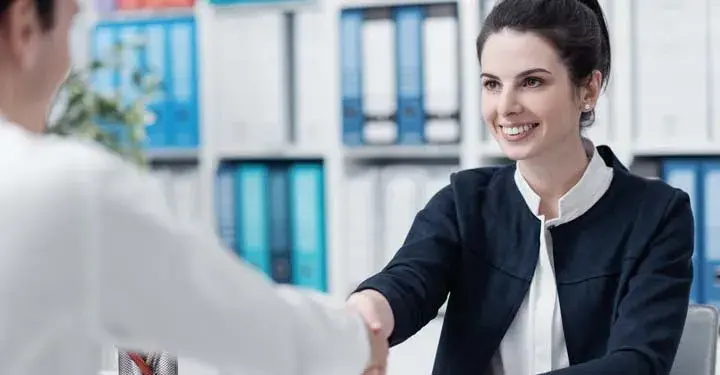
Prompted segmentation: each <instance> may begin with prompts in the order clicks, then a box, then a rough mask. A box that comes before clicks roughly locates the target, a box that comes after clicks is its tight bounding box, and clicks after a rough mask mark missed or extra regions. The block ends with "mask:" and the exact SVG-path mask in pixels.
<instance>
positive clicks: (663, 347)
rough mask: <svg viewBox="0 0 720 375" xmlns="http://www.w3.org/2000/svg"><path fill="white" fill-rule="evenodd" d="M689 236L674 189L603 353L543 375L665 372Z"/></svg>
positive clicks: (686, 280) (680, 322)
mask: <svg viewBox="0 0 720 375" xmlns="http://www.w3.org/2000/svg"><path fill="white" fill-rule="evenodd" d="M693 235H694V229H693V216H692V211H691V208H690V199H689V197H688V195H687V194H686V193H683V192H677V193H676V194H675V197H674V198H673V199H672V200H671V202H670V204H669V206H668V207H667V210H666V212H665V217H664V219H663V221H662V223H661V225H660V227H659V228H658V231H657V233H655V236H654V238H653V240H652V242H651V243H650V244H649V246H648V249H647V251H646V253H645V258H644V259H641V260H639V265H638V268H637V271H636V274H635V275H634V276H633V277H632V278H631V279H630V282H629V285H628V290H627V293H626V294H625V297H623V299H622V301H621V302H620V305H619V309H618V313H617V317H616V318H615V322H614V323H613V325H612V328H611V331H610V338H609V340H608V352H607V354H606V355H605V356H604V357H601V358H598V359H596V360H592V361H588V362H586V363H582V364H578V365H576V366H570V367H567V368H564V369H561V370H557V371H551V372H549V373H547V375H585V374H617V375H625V374H626V375H667V374H669V373H670V370H671V368H672V364H673V361H674V359H675V354H676V352H677V349H678V345H679V343H680V337H681V335H682V332H683V327H684V326H685V319H686V316H687V310H688V304H689V296H690V285H691V283H692V278H693V268H692V253H693V243H694V240H693Z"/></svg>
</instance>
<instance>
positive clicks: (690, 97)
mask: <svg viewBox="0 0 720 375" xmlns="http://www.w3.org/2000/svg"><path fill="white" fill-rule="evenodd" d="M493 3H494V1H493V0H490V1H480V0H456V1H452V0H434V1H429V0H428V1H426V0H372V1H371V0H316V1H303V0H295V1H280V0H275V1H271V0H264V1H263V0H260V1H243V0H198V2H195V1H194V0H83V10H82V12H81V14H80V16H79V17H78V20H77V24H76V26H75V29H74V31H73V57H74V59H75V62H76V64H87V63H88V61H90V59H92V58H93V57H102V56H103V55H104V54H107V53H108V48H109V46H110V45H111V44H112V43H114V42H117V41H127V40H131V39H133V38H142V39H143V40H144V41H145V42H146V43H147V45H146V50H145V51H144V52H143V53H138V54H136V55H133V54H129V55H128V56H127V59H126V60H125V62H126V63H127V64H128V66H134V67H135V66H143V67H148V68H151V69H152V70H153V71H154V72H156V73H157V74H159V76H160V78H161V79H162V81H163V82H164V83H166V88H167V91H166V92H164V93H163V95H158V96H157V97H156V98H155V99H154V100H153V101H152V102H151V103H149V110H150V111H151V113H152V116H149V117H148V127H147V132H148V141H147V146H146V147H147V154H148V156H149V158H150V159H151V161H152V165H153V168H154V173H156V175H157V176H158V183H161V184H163V186H164V187H165V188H166V189H167V192H168V203H169V204H170V205H171V206H172V207H173V208H174V209H175V210H176V212H177V214H178V215H184V216H186V217H191V218H193V219H196V220H197V221H198V223H199V224H200V225H208V226H211V227H212V228H214V229H215V230H217V232H218V234H219V235H220V236H221V237H222V239H223V241H224V242H225V243H226V244H227V245H228V247H229V248H231V249H233V251H235V252H236V253H237V254H238V256H240V257H242V258H244V259H246V260H247V261H248V262H250V263H251V264H253V265H254V266H255V267H257V268H258V269H259V270H260V271H261V272H264V273H266V274H267V275H268V277H270V278H272V279H274V280H276V281H278V282H283V283H292V284H296V285H301V286H305V287H310V288H313V289H317V290H321V291H324V292H327V293H329V294H331V295H333V296H336V297H338V298H343V297H344V296H345V295H346V294H347V293H348V292H349V291H350V290H351V289H352V288H353V287H354V286H355V285H356V284H357V283H358V282H359V281H361V280H362V279H363V278H365V277H366V276H368V275H369V274H371V273H372V272H374V271H377V270H378V269H379V268H380V267H382V265H383V264H384V263H385V262H386V261H387V260H388V259H389V257H391V256H392V254H393V253H394V251H395V250H396V249H397V247H398V246H399V245H400V244H401V242H402V240H403V238H404V235H405V234H406V232H407V230H408V229H409V225H410V223H411V221H412V219H413V216H414V214H415V213H416V212H417V210H418V209H419V208H420V207H421V206H422V205H423V204H424V203H425V202H427V200H428V199H429V197H430V196H431V195H432V194H434V193H435V192H437V191H438V190H439V189H440V188H441V187H442V186H443V185H444V184H447V183H448V181H449V179H448V177H449V174H450V173H451V172H452V171H455V170H458V169H465V168H473V167H477V166H482V165H489V164H496V163H503V162H506V160H504V159H503V157H502V154H501V152H500V150H499V149H498V147H497V145H496V144H495V142H494V140H493V139H492V137H491V136H490V135H489V134H488V133H487V131H486V129H485V128H484V127H483V125H482V121H481V115H480V80H479V74H478V73H479V67H478V65H477V60H476V55H475V46H474V40H475V37H476V35H477V34H478V31H479V28H480V24H481V22H482V19H483V15H484V14H485V13H486V12H487V11H488V10H489V8H490V7H491V6H492V4H493ZM601 3H602V5H603V6H604V8H605V12H606V16H607V20H608V24H609V28H610V33H611V39H612V48H613V51H612V52H613V67H612V76H611V79H610V86H609V87H608V89H607V91H606V92H605V93H604V94H603V97H602V100H601V102H600V104H599V105H598V110H597V119H596V123H595V125H594V126H593V127H592V128H590V129H589V130H588V133H587V136H588V137H589V138H591V139H592V140H593V141H594V142H595V143H596V144H608V145H610V146H612V147H613V148H614V150H615V152H616V153H617V154H618V155H619V156H620V158H621V159H622V161H623V162H625V163H626V164H627V165H628V166H631V168H632V169H633V170H634V171H636V172H637V173H639V174H642V175H645V176H648V177H654V178H662V179H666V180H668V181H669V182H670V183H672V184H674V185H676V186H678V187H681V188H683V189H684V190H685V191H687V192H688V193H690V195H691V198H692V203H693V209H694V213H695V215H696V222H697V248H696V269H697V279H696V282H695V284H694V288H693V300H694V301H695V302H704V303H713V304H716V305H717V304H720V289H718V288H719V287H720V282H718V280H720V216H717V217H716V216H714V215H717V214H719V213H720V0H683V1H670V0H634V1H628V0H601ZM123 77H124V76H123V72H122V69H121V71H106V72H101V73H100V74H99V75H98V76H97V77H95V78H94V79H95V81H94V83H93V84H94V85H96V87H97V89H98V90H110V91H112V90H116V89H117V90H121V88H122V85H123V80H124V79H126V78H127V77H125V78H123ZM713 209H714V211H713ZM713 212H715V214H713ZM441 321H442V317H441V316H440V317H438V319H436V321H434V322H432V323H431V324H430V325H428V327H427V328H425V329H424V330H423V331H421V332H420V333H419V334H418V335H417V336H416V337H415V338H413V339H412V340H410V341H409V342H408V343H405V344H403V345H401V346H399V347H397V348H396V349H394V350H393V352H392V355H391V368H390V372H389V374H390V375H417V374H426V373H429V371H430V369H431V364H432V360H433V355H434V348H435V344H436V341H437V336H438V334H439V330H440V325H441ZM104 361H105V362H106V363H107V367H108V370H112V367H113V366H114V365H116V363H115V362H114V360H113V359H112V356H109V359H105V360H104ZM180 373H181V374H183V375H205V374H208V375H209V374H214V373H215V372H213V370H212V369H210V368H207V367H205V366H203V365H202V364H197V363H192V362H190V361H184V362H183V360H182V359H181V362H180ZM222 375H225V374H222ZM238 375H241V374H238Z"/></svg>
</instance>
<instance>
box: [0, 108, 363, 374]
mask: <svg viewBox="0 0 720 375" xmlns="http://www.w3.org/2000/svg"><path fill="white" fill-rule="evenodd" d="M0 207H2V210H0V267H1V269H0V306H2V313H1V314H0V374H2V375H20V374H22V375H48V374H54V375H79V374H82V375H89V374H97V373H98V371H100V370H101V368H100V367H102V366H101V363H100V362H101V357H102V354H101V353H102V349H103V347H104V346H105V345H116V346H118V347H121V348H126V349H131V350H138V351H146V350H163V351H168V352H171V353H180V356H181V357H182V358H192V359H198V360H201V361H202V363H203V364H207V365H210V366H211V367H213V368H217V369H218V370H221V371H220V373H223V374H267V375H291V374H297V375H329V374H332V375H357V374H360V373H362V371H363V370H364V368H365V366H366V363H367V360H368V358H369V355H370V351H369V345H368V335H367V331H366V328H365V325H364V323H363V321H362V319H361V318H360V316H358V315H356V314H354V313H350V312H349V311H347V307H346V306H345V302H344V301H343V300H337V301H334V300H330V299H327V298H325V297H324V296H322V295H320V294H318V293H314V292H312V291H309V290H305V291H303V290H301V289H295V288H293V287H290V286H279V285H274V284H273V283H271V282H270V281H269V280H268V279H267V277H265V276H264V275H262V274H261V273H259V272H258V271H256V270H254V269H253V268H252V267H249V266H247V265H246V264H244V263H242V262H239V261H238V260H237V258H236V257H235V256H234V255H232V254H231V252H230V251H228V250H227V249H225V248H224V247H223V246H222V245H221V242H220V241H219V239H218V237H217V235H216V234H215V233H214V231H213V230H212V229H210V228H204V227H200V226H198V225H196V224H195V223H191V222H185V221H182V220H181V219H180V218H178V217H177V216H175V215H173V214H172V212H171V210H170V209H169V208H168V207H167V205H166V204H165V197H164V195H163V193H162V190H161V188H160V187H159V186H158V184H157V183H156V182H155V181H153V180H152V179H151V178H150V177H149V176H148V175H146V174H145V173H143V172H142V171H139V170H137V169H136V168H134V167H133V166H131V165H129V164H126V163H124V162H122V161H121V160H120V159H118V158H117V157H115V156H113V155H111V154H109V153H108V152H107V151H106V150H105V149H103V148H101V147H99V146H98V145H96V144H90V143H84V142H78V141H73V140H68V139H59V138H56V137H51V136H44V135H38V134H34V133H30V132H28V131H26V130H25V129H23V128H21V127H19V126H16V125H13V124H9V123H7V122H3V121H1V120H0ZM181 366H182V365H181Z"/></svg>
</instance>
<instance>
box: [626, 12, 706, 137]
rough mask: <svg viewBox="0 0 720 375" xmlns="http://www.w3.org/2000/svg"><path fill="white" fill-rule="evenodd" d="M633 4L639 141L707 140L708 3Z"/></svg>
mask: <svg viewBox="0 0 720 375" xmlns="http://www.w3.org/2000/svg"><path fill="white" fill-rule="evenodd" d="M635 5H636V6H635V10H636V11H635V12H634V17H635V19H634V20H633V21H634V23H635V25H636V31H637V32H636V39H635V40H634V43H635V46H636V47H635V51H636V53H635V64H636V66H635V69H634V71H635V75H636V77H637V81H636V82H637V89H636V94H635V98H637V102H638V105H637V109H636V110H637V112H636V113H637V119H638V124H637V125H638V126H639V131H638V137H639V139H641V140H642V141H643V143H645V144H647V145H649V146H655V147H657V146H661V145H666V144H672V145H678V144H686V145H692V144H693V143H694V142H704V141H706V140H707V136H708V119H709V113H708V111H709V100H708V95H707V93H708V82H709V77H708V76H707V71H708V69H707V68H708V65H707V64H708V45H709V44H708V32H707V31H708V15H707V0H684V1H676V0H637V1H636V2H635ZM669 30H672V32H668V31H669ZM623 125H624V126H627V124H623Z"/></svg>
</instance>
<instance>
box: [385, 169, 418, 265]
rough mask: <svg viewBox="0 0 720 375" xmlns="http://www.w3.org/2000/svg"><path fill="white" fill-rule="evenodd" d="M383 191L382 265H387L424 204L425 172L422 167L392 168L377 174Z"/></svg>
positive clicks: (403, 240)
mask: <svg viewBox="0 0 720 375" xmlns="http://www.w3.org/2000/svg"><path fill="white" fill-rule="evenodd" d="M380 178H381V186H382V189H383V220H382V229H383V233H382V238H383V249H384V254H383V258H380V259H379V260H380V261H381V262H383V265H384V264H386V263H387V262H388V261H390V260H391V259H392V258H393V257H394V256H395V254H396V253H397V251H398V250H399V249H400V247H401V246H402V245H403V243H404V242H405V238H406V237H407V234H408V233H409V231H410V228H411V226H412V224H413V221H414V220H415V216H416V215H417V213H418V211H419V210H420V209H421V207H422V206H423V204H424V198H425V196H424V188H425V186H424V184H425V178H426V175H425V171H424V170H423V168H422V167H415V166H407V165H393V166H389V167H385V168H383V170H382V172H381V177H380Z"/></svg>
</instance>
